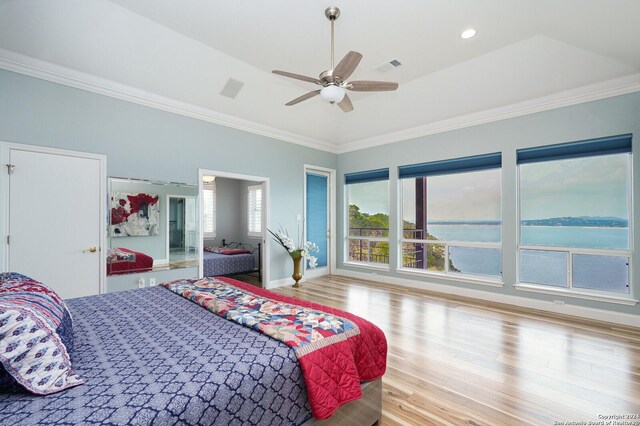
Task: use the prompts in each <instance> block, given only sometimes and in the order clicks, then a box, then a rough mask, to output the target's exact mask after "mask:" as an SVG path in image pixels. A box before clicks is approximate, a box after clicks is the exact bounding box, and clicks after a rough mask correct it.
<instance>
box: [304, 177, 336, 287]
mask: <svg viewBox="0 0 640 426" xmlns="http://www.w3.org/2000/svg"><path fill="white" fill-rule="evenodd" d="M331 193H332V173H331V172H330V171H328V169H320V168H312V167H311V166H307V167H306V168H305V203H304V204H305V215H304V217H305V239H306V240H307V241H311V242H313V243H315V244H316V245H317V246H318V248H319V249H320V250H319V252H318V253H312V255H313V256H315V257H316V258H317V267H316V269H315V270H312V269H309V265H308V263H307V265H305V266H306V267H307V269H306V272H305V275H306V277H307V278H311V277H315V276H321V275H328V274H330V273H331V272H332V263H333V262H334V259H335V254H334V250H335V244H333V243H332V228H333V227H334V225H333V223H334V222H335V219H333V208H332V194H331Z"/></svg>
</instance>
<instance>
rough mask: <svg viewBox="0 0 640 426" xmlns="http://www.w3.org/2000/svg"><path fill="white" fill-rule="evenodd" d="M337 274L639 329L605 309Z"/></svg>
mask: <svg viewBox="0 0 640 426" xmlns="http://www.w3.org/2000/svg"><path fill="white" fill-rule="evenodd" d="M336 275H342V276H344V277H350V278H358V279H363V280H369V281H375V282H379V283H384V284H395V285H401V286H404V287H410V288H416V289H421V290H426V291H433V292H436V293H444V294H450V295H455V296H462V297H468V298H473V299H480V300H487V301H490V302H497V303H504V304H507V305H513V306H518V307H522V308H529V309H538V310H541V311H546V312H552V313H555V314H562V315H570V316H574V317H579V318H586V319H590V320H595V321H604V322H609V323H614V324H620V325H626V326H630V327H640V315H633V314H625V313H621V312H613V311H607V310H604V309H596V308H589V307H586V306H578V305H570V304H567V303H565V304H564V305H558V304H556V303H554V302H551V301H546V300H538V299H531V298H527V297H521V296H513V295H508V294H500V293H494V292H488V291H482V290H475V289H470V288H466V287H465V288H462V287H456V286H453V285H445V284H436V283H431V282H428V281H419V280H412V279H406V278H398V277H389V276H384V275H378V274H371V273H366V272H357V271H350V270H347V269H340V268H338V270H337V271H336Z"/></svg>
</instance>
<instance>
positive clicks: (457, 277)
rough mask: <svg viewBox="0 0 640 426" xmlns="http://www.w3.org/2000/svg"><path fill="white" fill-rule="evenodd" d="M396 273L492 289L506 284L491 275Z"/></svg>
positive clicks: (423, 272)
mask: <svg viewBox="0 0 640 426" xmlns="http://www.w3.org/2000/svg"><path fill="white" fill-rule="evenodd" d="M396 272H397V273H399V274H405V275H415V276H421V277H429V278H437V279H442V280H448V281H454V282H465V283H469V284H480V285H486V286H490V287H504V282H503V281H502V279H501V278H498V277H491V276H489V275H474V274H462V273H459V272H448V273H444V272H438V271H433V270H424V269H412V268H398V269H396Z"/></svg>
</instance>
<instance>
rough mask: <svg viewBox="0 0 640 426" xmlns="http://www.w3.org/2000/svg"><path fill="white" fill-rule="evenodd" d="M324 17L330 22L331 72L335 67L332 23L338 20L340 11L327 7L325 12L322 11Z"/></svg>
mask: <svg viewBox="0 0 640 426" xmlns="http://www.w3.org/2000/svg"><path fill="white" fill-rule="evenodd" d="M324 16H326V17H327V19H328V20H329V21H331V69H332V70H333V68H334V67H335V62H334V59H335V55H334V53H333V52H334V48H333V46H334V44H333V43H334V42H333V40H334V38H333V23H334V22H335V20H336V19H338V17H339V16H340V9H338V8H337V7H336V6H329V7H328V8H327V9H326V10H325V11H324Z"/></svg>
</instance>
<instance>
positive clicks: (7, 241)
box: [7, 235, 9, 244]
mask: <svg viewBox="0 0 640 426" xmlns="http://www.w3.org/2000/svg"><path fill="white" fill-rule="evenodd" d="M7 244H9V236H8V235H7Z"/></svg>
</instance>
